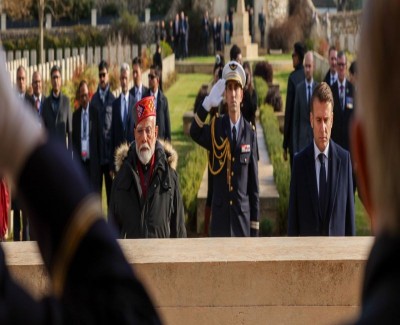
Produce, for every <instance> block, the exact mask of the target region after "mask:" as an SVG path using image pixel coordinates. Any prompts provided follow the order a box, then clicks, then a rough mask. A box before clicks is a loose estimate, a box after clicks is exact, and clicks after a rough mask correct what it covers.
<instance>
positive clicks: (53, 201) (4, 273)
mask: <svg viewBox="0 0 400 325" xmlns="http://www.w3.org/2000/svg"><path fill="white" fill-rule="evenodd" d="M4 58H5V54H4V52H0V98H1V101H0V130H1V137H0V152H1V153H2V154H1V155H0V169H1V170H0V173H1V174H3V175H6V176H7V177H9V178H10V179H11V180H12V182H13V183H14V184H16V186H17V187H18V193H19V194H20V196H21V200H23V203H24V206H26V207H27V209H28V212H29V218H30V221H31V226H32V227H33V228H34V230H35V233H36V234H37V239H38V241H37V242H38V249H39V250H40V253H41V256H42V258H43V262H44V265H43V269H45V270H46V274H47V275H48V278H49V283H51V288H52V289H51V290H49V291H48V292H47V294H46V296H43V297H41V298H40V299H38V297H33V296H31V295H30V294H29V293H28V292H27V291H26V290H25V289H24V288H22V287H21V286H20V285H19V284H18V283H17V282H16V281H15V280H14V277H13V276H12V275H11V271H10V269H9V268H8V267H7V263H6V259H5V255H4V252H3V249H2V248H1V247H0V283H1V290H0V301H1V308H0V319H1V323H2V324H101V323H103V324H109V323H117V324H160V320H159V318H158V316H157V313H156V310H155V309H154V307H153V305H152V303H151V300H150V298H149V296H148V295H147V293H146V291H145V289H144V287H143V286H142V284H141V283H140V282H139V280H138V279H137V277H136V276H135V275H134V273H133V271H132V266H131V265H129V264H128V263H127V261H126V258H125V257H124V254H123V252H122V251H121V248H120V247H119V246H118V243H117V242H116V240H115V234H114V232H113V231H111V230H110V229H109V227H108V226H107V223H106V221H105V218H104V217H103V214H102V208H101V203H100V200H99V197H98V194H97V193H95V192H94V191H93V190H92V189H91V188H90V186H89V183H88V182H87V181H86V179H85V177H84V174H83V173H82V171H81V169H80V168H79V166H78V165H77V163H76V162H74V161H72V160H71V161H69V159H70V157H69V156H68V153H67V152H66V150H65V149H64V148H63V145H60V143H59V142H57V141H55V140H54V138H52V137H49V136H46V134H45V132H44V129H43V128H41V127H40V126H39V125H38V123H37V120H35V119H34V117H33V116H32V114H31V112H28V110H29V109H30V108H29V107H28V106H27V104H26V103H24V102H22V101H19V100H18V99H17V98H16V96H15V92H14V90H13V89H12V88H11V84H10V80H9V75H8V73H7V71H6V68H5V59H4ZM15 130H18V132H16V131H15ZM3 153H7V154H3ZM22 249H23V248H22Z"/></svg>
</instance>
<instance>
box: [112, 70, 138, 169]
mask: <svg viewBox="0 0 400 325" xmlns="http://www.w3.org/2000/svg"><path fill="white" fill-rule="evenodd" d="M129 76H130V69H129V65H128V64H127V63H122V64H121V68H120V76H119V81H120V85H121V94H120V96H119V97H118V98H117V99H116V100H114V102H113V105H112V108H113V109H112V124H111V157H110V161H112V164H113V165H112V168H113V171H115V162H114V160H115V159H114V156H115V149H116V148H118V147H119V146H120V145H121V144H122V143H123V142H128V144H129V143H131V142H132V141H133V131H134V128H135V114H134V109H133V108H134V104H135V100H134V98H133V96H132V95H131V94H130V93H129V88H128V86H129Z"/></svg>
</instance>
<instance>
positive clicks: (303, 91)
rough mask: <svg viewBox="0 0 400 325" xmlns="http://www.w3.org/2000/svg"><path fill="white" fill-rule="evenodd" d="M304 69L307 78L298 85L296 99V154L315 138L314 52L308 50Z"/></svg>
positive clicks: (294, 141) (293, 140)
mask: <svg viewBox="0 0 400 325" xmlns="http://www.w3.org/2000/svg"><path fill="white" fill-rule="evenodd" d="M304 71H305V75H306V78H305V79H304V80H303V81H302V82H300V83H299V84H298V85H297V87H296V98H295V101H294V111H293V138H292V143H293V153H294V154H296V153H299V152H300V151H301V150H303V149H304V148H305V147H307V146H308V145H309V144H310V142H311V141H312V139H313V132H312V128H311V125H310V106H311V105H310V102H311V97H312V93H313V91H314V89H315V87H316V86H317V83H316V82H315V81H314V79H313V73H314V56H313V53H312V52H307V53H306V55H305V57H304Z"/></svg>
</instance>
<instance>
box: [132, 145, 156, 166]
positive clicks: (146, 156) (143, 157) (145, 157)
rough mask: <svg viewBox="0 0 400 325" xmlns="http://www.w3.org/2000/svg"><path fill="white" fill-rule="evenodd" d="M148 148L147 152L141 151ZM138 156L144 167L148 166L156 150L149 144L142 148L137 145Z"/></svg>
mask: <svg viewBox="0 0 400 325" xmlns="http://www.w3.org/2000/svg"><path fill="white" fill-rule="evenodd" d="M144 148H146V150H141V149H144ZM136 154H137V156H138V158H139V160H140V162H141V163H142V164H143V165H147V164H148V163H149V161H150V159H151V157H153V154H154V149H152V148H150V147H149V145H148V144H147V143H143V144H142V145H141V146H140V147H138V145H137V144H136Z"/></svg>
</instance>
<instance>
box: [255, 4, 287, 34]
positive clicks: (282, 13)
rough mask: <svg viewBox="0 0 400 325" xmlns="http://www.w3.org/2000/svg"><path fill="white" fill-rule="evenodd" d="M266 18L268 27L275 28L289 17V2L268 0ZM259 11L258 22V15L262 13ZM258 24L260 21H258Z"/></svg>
mask: <svg viewBox="0 0 400 325" xmlns="http://www.w3.org/2000/svg"><path fill="white" fill-rule="evenodd" d="M265 3H266V5H265V6H264V7H265V8H266V17H267V26H268V27H270V26H273V25H275V24H276V23H277V22H279V21H282V20H284V19H285V18H286V17H287V16H288V8H289V0H266V1H265ZM256 9H258V11H257V20H258V13H259V12H260V9H259V8H256ZM257 24H258V21H257Z"/></svg>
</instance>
